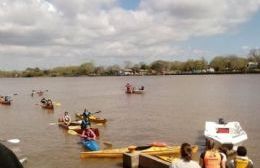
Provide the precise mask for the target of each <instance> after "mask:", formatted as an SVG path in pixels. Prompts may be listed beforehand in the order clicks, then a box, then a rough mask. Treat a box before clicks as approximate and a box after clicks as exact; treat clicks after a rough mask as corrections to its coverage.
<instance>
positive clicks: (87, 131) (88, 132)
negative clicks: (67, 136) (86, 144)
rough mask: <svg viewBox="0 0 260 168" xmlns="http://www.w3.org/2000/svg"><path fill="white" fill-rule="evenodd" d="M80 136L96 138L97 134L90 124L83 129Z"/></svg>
mask: <svg viewBox="0 0 260 168" xmlns="http://www.w3.org/2000/svg"><path fill="white" fill-rule="evenodd" d="M80 137H81V138H82V139H84V140H96V138H97V136H96V134H95V133H94V132H93V131H92V130H91V128H90V126H87V127H86V128H85V129H83V132H82V134H81V136H80Z"/></svg>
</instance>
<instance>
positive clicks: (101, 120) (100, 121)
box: [75, 113, 107, 124]
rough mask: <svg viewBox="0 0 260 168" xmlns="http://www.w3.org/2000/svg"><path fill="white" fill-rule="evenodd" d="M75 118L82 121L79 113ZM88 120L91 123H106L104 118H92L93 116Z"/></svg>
mask: <svg viewBox="0 0 260 168" xmlns="http://www.w3.org/2000/svg"><path fill="white" fill-rule="evenodd" d="M75 116H76V118H79V119H83V116H82V114H80V113H76V114H75ZM89 120H90V121H91V122H95V123H103V124H104V123H106V122H107V120H106V119H105V118H100V117H97V116H94V115H93V114H92V115H90V116H89Z"/></svg>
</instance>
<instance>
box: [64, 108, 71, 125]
mask: <svg viewBox="0 0 260 168" xmlns="http://www.w3.org/2000/svg"><path fill="white" fill-rule="evenodd" d="M62 122H64V123H65V124H66V125H70V123H71V117H70V115H69V112H67V111H65V112H64V115H63V117H62Z"/></svg>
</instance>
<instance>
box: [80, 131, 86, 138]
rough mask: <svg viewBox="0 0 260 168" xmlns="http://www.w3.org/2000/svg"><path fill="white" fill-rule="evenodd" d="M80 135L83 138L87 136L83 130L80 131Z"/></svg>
mask: <svg viewBox="0 0 260 168" xmlns="http://www.w3.org/2000/svg"><path fill="white" fill-rule="evenodd" d="M80 137H81V138H83V139H85V138H87V136H86V135H85V130H83V131H82V133H81V135H80Z"/></svg>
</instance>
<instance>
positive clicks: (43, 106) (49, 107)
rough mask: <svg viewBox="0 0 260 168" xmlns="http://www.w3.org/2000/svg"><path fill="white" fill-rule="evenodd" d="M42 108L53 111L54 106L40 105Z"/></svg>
mask: <svg viewBox="0 0 260 168" xmlns="http://www.w3.org/2000/svg"><path fill="white" fill-rule="evenodd" d="M41 107H42V108H44V109H49V110H53V109H54V106H53V105H52V104H51V105H43V104H42V105H41Z"/></svg>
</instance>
